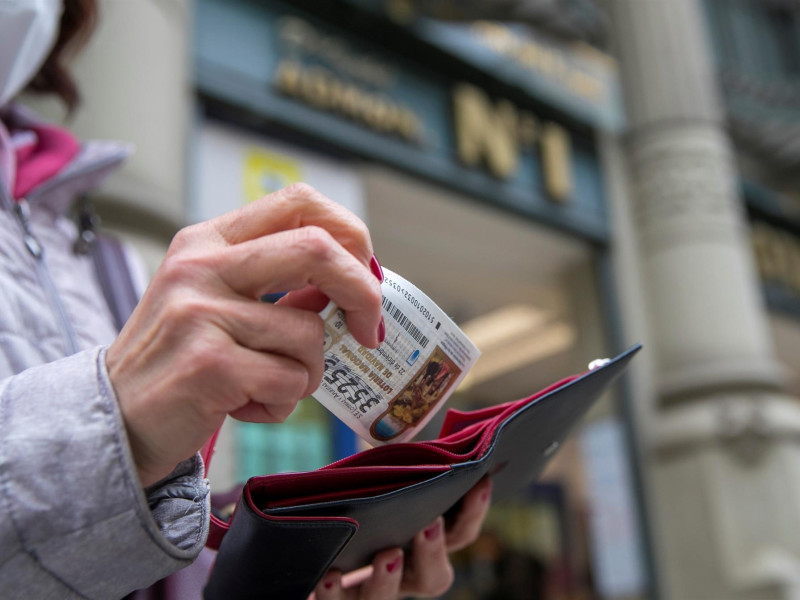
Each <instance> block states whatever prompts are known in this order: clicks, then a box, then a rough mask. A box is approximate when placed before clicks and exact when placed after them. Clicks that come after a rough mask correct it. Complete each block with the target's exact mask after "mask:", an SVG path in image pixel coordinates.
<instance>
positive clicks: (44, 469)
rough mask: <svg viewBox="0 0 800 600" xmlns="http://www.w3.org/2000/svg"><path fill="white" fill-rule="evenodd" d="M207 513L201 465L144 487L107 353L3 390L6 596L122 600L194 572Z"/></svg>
mask: <svg viewBox="0 0 800 600" xmlns="http://www.w3.org/2000/svg"><path fill="white" fill-rule="evenodd" d="M208 512H209V497H208V482H207V481H206V480H205V479H204V477H203V465H202V461H201V460H200V457H199V456H195V457H192V458H190V459H188V460H186V461H184V462H183V463H181V464H180V465H178V467H177V468H176V469H175V471H173V473H172V474H171V475H170V476H169V477H167V478H166V479H164V480H163V481H161V482H159V483H157V484H155V485H154V486H152V487H150V488H148V489H147V490H146V492H144V491H143V490H142V489H141V486H140V484H139V480H138V477H137V474H136V468H135V465H134V462H133V458H132V456H131V454H130V450H129V446H128V442H127V439H126V434H125V427H124V425H123V422H122V418H121V415H120V412H119V408H118V405H117V401H116V398H115V396H114V392H113V389H112V387H111V384H110V381H109V379H108V373H107V371H106V367H105V349H104V348H97V349H94V350H87V351H84V352H80V353H78V354H75V355H73V356H70V357H68V358H65V359H62V360H59V361H57V362H53V363H50V364H47V365H42V366H38V367H33V368H31V369H28V370H26V371H23V372H22V373H20V374H18V375H15V376H12V377H9V378H7V379H4V380H3V381H2V382H0V515H2V516H0V581H2V582H3V594H9V596H8V597H29V598H34V597H36V598H38V597H45V596H47V597H51V596H53V597H70V596H72V595H73V594H74V595H78V596H81V597H88V598H119V597H121V596H124V595H125V594H126V593H128V592H130V591H132V590H135V589H138V588H142V587H146V586H148V585H150V584H151V583H153V582H154V581H156V580H158V579H160V578H162V577H164V576H166V575H168V574H169V573H171V572H173V571H176V570H177V569H179V568H182V567H185V566H187V565H188V564H190V563H191V562H192V560H193V559H194V558H195V557H196V556H197V555H198V553H199V552H200V550H201V549H202V547H203V545H204V543H205V539H206V537H207V535H208ZM39 591H40V592H43V593H41V594H40V593H37V592H39ZM57 591H60V592H61V593H60V594H59V593H53V592H57Z"/></svg>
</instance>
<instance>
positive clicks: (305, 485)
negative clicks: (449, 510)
mask: <svg viewBox="0 0 800 600" xmlns="http://www.w3.org/2000/svg"><path fill="white" fill-rule="evenodd" d="M448 469H449V467H447V466H446V465H428V466H424V467H420V466H413V467H380V468H373V469H370V468H363V467H356V468H353V467H349V468H348V467H345V468H341V469H337V470H330V471H320V472H316V473H315V472H313V471H312V472H307V473H280V474H277V475H274V476H272V477H270V478H269V479H265V480H263V481H260V482H257V483H255V484H254V485H253V486H252V490H251V496H252V498H253V503H254V504H255V506H256V507H258V508H259V509H261V510H269V509H277V508H284V507H287V506H302V505H307V504H319V503H324V502H332V501H336V500H347V499H350V500H353V499H358V498H363V497H367V496H377V495H381V494H386V493H389V492H392V491H394V490H398V489H401V488H403V487H407V486H409V485H414V484H416V483H421V482H423V481H427V480H429V479H431V478H432V477H435V476H436V475H439V474H441V473H443V472H445V471H447V470H448Z"/></svg>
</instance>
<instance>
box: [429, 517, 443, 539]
mask: <svg viewBox="0 0 800 600" xmlns="http://www.w3.org/2000/svg"><path fill="white" fill-rule="evenodd" d="M441 532H442V522H441V521H440V520H439V519H436V523H434V524H433V525H431V526H430V527H428V528H427V529H426V530H425V539H426V540H428V541H429V542H432V541H433V540H435V539H436V538H437V537H439V534H440V533H441Z"/></svg>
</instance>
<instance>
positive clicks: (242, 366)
mask: <svg viewBox="0 0 800 600" xmlns="http://www.w3.org/2000/svg"><path fill="white" fill-rule="evenodd" d="M373 261H374V258H373V252H372V241H371V240H370V237H369V232H368V231H367V228H366V226H365V225H364V223H363V222H361V220H359V219H358V218H357V217H356V216H355V215H353V214H352V213H350V212H349V211H347V210H346V209H345V208H343V207H342V206H340V205H338V204H336V203H334V202H332V201H331V200H328V199H327V198H325V197H324V196H322V195H321V194H320V193H319V192H317V191H316V190H314V189H313V188H311V187H309V186H307V185H304V184H297V185H292V186H289V187H287V188H285V189H283V190H281V191H279V192H276V193H274V194H270V195H269V196H266V197H264V198H262V199H261V200H259V201H257V202H254V203H252V204H250V205H247V206H245V207H243V208H241V209H239V210H237V211H234V212H231V213H228V214H226V215H223V216H221V217H219V218H216V219H212V220H210V221H206V222H203V223H200V224H198V225H193V226H191V227H187V228H185V229H183V230H182V231H180V232H179V233H178V234H177V235H176V236H175V239H174V240H173V241H172V244H171V245H170V248H169V251H168V252H167V255H166V257H165V259H164V262H163V263H162V265H161V267H160V268H159V269H158V271H157V272H156V274H155V275H154V277H153V279H152V281H151V283H150V286H149V287H148V288H147V291H146V292H145V294H144V297H143V298H142V300H141V302H140V303H139V305H138V306H137V307H136V310H135V311H134V312H133V314H132V315H131V318H130V319H129V320H128V323H127V324H126V325H125V327H124V328H123V330H122V332H121V333H120V335H119V336H118V338H117V339H116V340H115V341H114V343H113V344H111V346H110V347H109V349H108V353H107V357H106V364H107V367H108V373H109V376H110V379H111V382H112V384H113V386H114V390H115V392H116V394H117V398H118V401H119V406H120V409H121V412H122V417H123V419H124V421H125V426H126V430H127V433H128V437H129V441H130V446H131V450H132V452H133V457H134V460H135V462H136V466H137V468H138V472H139V476H140V479H141V484H142V485H143V486H147V485H150V484H152V483H155V482H156V481H158V480H159V479H161V478H163V477H165V476H166V475H168V474H169V473H170V471H171V470H172V469H173V468H174V467H175V465H176V464H178V463H179V462H180V461H182V460H184V459H186V458H188V457H190V456H191V455H192V454H193V453H194V452H196V451H197V450H198V449H199V448H200V447H201V446H202V445H203V444H204V443H205V442H206V440H208V439H209V438H210V437H211V435H212V434H213V433H214V431H216V429H217V428H218V427H219V426H220V425H221V424H222V421H223V420H224V419H225V417H226V415H230V416H232V417H234V418H236V419H240V420H244V421H254V422H264V423H272V422H281V421H283V420H285V419H286V417H288V416H289V414H291V412H292V411H293V410H294V408H295V405H296V404H297V402H298V401H299V400H300V399H301V398H304V397H306V396H308V395H309V394H310V393H311V392H312V391H314V390H315V389H316V388H317V387H318V386H319V383H320V379H321V376H322V373H323V352H322V345H323V339H324V329H323V324H322V321H321V319H320V318H319V316H318V315H317V314H316V312H315V310H320V309H321V308H322V306H319V304H320V303H322V304H323V305H324V302H325V301H326V300H327V298H330V299H331V300H333V301H334V302H336V304H338V305H339V306H340V307H341V308H342V309H343V310H344V311H345V313H346V315H347V323H348V327H349V328H350V332H351V333H352V334H353V336H354V337H355V338H356V339H357V340H358V341H359V342H360V343H361V344H363V345H365V346H368V347H372V348H374V347H376V346H377V345H378V344H379V343H380V341H382V340H380V337H381V335H382V333H383V322H382V317H381V290H380V281H379V277H380V268H379V267H378V268H377V269H376V267H375V265H376V263H374V262H373ZM285 291H289V292H290V293H289V295H288V296H286V297H284V298H283V299H282V301H281V302H279V303H277V304H274V305H272V304H266V303H262V302H260V301H259V298H260V297H261V296H262V295H263V294H267V293H275V292H285Z"/></svg>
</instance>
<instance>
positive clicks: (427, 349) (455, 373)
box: [312, 267, 480, 444]
mask: <svg viewBox="0 0 800 600" xmlns="http://www.w3.org/2000/svg"><path fill="white" fill-rule="evenodd" d="M383 272H384V275H385V279H384V282H383V286H382V291H383V319H384V322H385V324H386V339H385V340H384V342H383V343H382V344H381V345H380V347H378V348H377V349H375V350H373V349H370V348H365V347H364V346H362V345H360V344H359V343H358V342H356V341H355V339H354V338H353V336H352V335H350V333H349V331H348V330H347V325H346V323H345V317H344V313H343V312H342V311H341V310H340V309H339V308H338V307H337V306H336V305H335V304H333V303H331V304H329V305H328V306H326V307H325V309H324V310H323V311H322V312H321V313H320V316H321V317H322V319H323V321H324V322H325V374H324V375H323V376H322V384H321V385H320V387H319V388H318V389H317V390H316V391H315V392H314V393H313V394H312V396H314V398H316V399H317V400H318V401H319V402H320V403H322V404H323V405H324V406H325V407H326V408H328V410H330V411H331V412H332V413H333V414H335V415H336V416H337V417H338V418H339V419H341V420H342V421H343V422H344V423H346V424H347V425H348V426H349V427H350V428H351V429H352V430H353V431H355V432H356V433H357V434H358V435H359V436H361V437H362V438H364V439H365V440H366V441H367V442H369V443H370V444H383V443H386V442H389V441H392V442H402V441H406V440H408V439H410V438H412V437H413V436H414V434H415V433H416V432H417V431H419V430H420V429H421V428H422V427H424V426H425V424H426V423H427V422H428V421H429V420H430V419H431V417H433V415H434V414H435V413H436V411H437V410H439V408H441V407H442V405H444V403H445V402H446V401H447V398H448V397H449V396H450V394H452V393H453V391H454V390H455V389H456V387H457V386H458V384H459V383H460V382H461V380H462V379H463V378H464V377H465V376H466V374H467V371H469V369H470V368H471V367H472V365H474V364H475V361H476V360H478V357H479V356H480V352H479V351H478V349H477V348H476V347H475V345H474V344H473V343H472V342H471V341H470V340H469V338H467V336H465V335H464V333H463V332H462V331H461V330H460V329H459V328H458V326H457V325H456V324H455V323H453V321H451V320H450V318H449V317H448V316H447V315H446V314H444V312H442V310H441V309H440V308H439V307H438V306H436V304H434V303H433V301H431V299H430V298H428V296H426V295H425V294H423V293H422V292H421V291H420V290H419V289H417V288H416V287H415V286H414V285H413V284H411V283H409V282H408V281H406V280H405V279H403V278H402V277H400V276H399V275H397V274H396V273H393V272H391V271H390V270H389V269H386V268H385V267H384V269H383Z"/></svg>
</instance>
